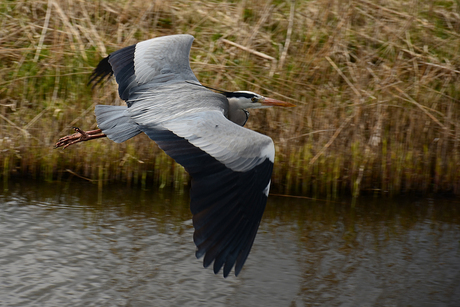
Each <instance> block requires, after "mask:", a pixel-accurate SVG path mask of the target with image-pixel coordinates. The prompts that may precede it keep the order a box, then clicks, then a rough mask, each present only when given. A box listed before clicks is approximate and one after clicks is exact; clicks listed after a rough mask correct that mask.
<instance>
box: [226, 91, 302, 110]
mask: <svg viewBox="0 0 460 307" xmlns="http://www.w3.org/2000/svg"><path fill="white" fill-rule="evenodd" d="M223 94H224V95H225V96H226V97H227V99H228V101H229V102H230V104H234V105H237V106H238V107H239V108H240V109H261V108H270V107H275V106H276V107H295V105H294V104H292V103H289V102H285V101H281V100H276V99H272V98H267V97H264V96H262V95H259V94H256V93H253V92H249V91H237V92H223Z"/></svg>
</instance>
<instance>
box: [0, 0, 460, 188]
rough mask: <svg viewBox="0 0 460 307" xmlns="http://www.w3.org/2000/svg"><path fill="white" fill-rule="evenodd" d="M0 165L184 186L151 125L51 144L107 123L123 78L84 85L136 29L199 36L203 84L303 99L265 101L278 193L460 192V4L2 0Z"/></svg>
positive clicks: (51, 176)
mask: <svg viewBox="0 0 460 307" xmlns="http://www.w3.org/2000/svg"><path fill="white" fill-rule="evenodd" d="M0 14H1V19H0V23H1V26H0V32H1V35H0V42H1V49H0V59H1V61H0V127H1V130H0V150H1V155H0V169H1V171H0V174H1V175H2V176H3V178H4V180H5V181H7V180H8V176H12V175H28V176H32V177H35V178H40V179H45V180H49V181H52V180H62V179H63V178H65V177H66V176H74V175H77V176H80V177H83V178H86V179H88V180H92V181H94V182H95V183H96V182H99V184H103V183H105V182H107V181H114V180H116V181H124V182H126V184H128V185H134V184H136V185H141V186H142V187H148V186H149V185H152V184H153V185H158V184H159V185H161V186H169V185H174V186H175V187H178V188H179V187H180V188H184V185H187V182H188V181H187V175H186V174H185V172H184V170H183V169H182V168H181V167H180V166H178V165H177V164H175V163H174V162H173V161H172V159H170V158H169V157H167V156H166V155H165V154H164V153H163V152H162V151H161V150H159V149H158V147H157V146H156V145H155V144H154V143H153V142H151V141H149V140H148V138H147V137H145V136H138V137H135V138H134V139H132V140H129V141H127V142H125V143H123V144H114V143H112V142H110V141H109V140H99V141H92V142H88V143H82V144H79V145H76V146H74V148H72V147H71V148H69V149H66V150H53V144H54V143H55V141H56V140H57V139H58V138H59V137H61V136H63V135H66V134H69V133H71V132H72V131H71V129H70V127H71V126H79V127H81V128H82V129H92V128H94V127H95V118H94V115H93V109H94V106H95V105H96V104H123V101H120V99H119V98H118V96H117V91H116V90H117V87H116V84H115V83H114V82H113V81H112V82H107V84H106V85H105V86H104V87H102V88H97V89H96V90H93V91H92V90H91V88H90V87H87V86H86V83H87V81H88V76H89V74H90V73H91V71H92V69H93V68H94V67H95V65H96V64H97V62H98V61H99V60H100V59H102V57H104V56H106V55H107V54H108V53H110V52H112V51H115V50H117V49H119V48H122V47H124V46H128V45H130V44H134V43H136V42H138V41H141V40H144V39H148V38H152V37H156V36H161V35H168V34H176V33H189V34H192V35H194V36H195V38H196V40H195V42H194V45H193V47H192V51H191V66H192V69H193V70H194V72H195V74H196V75H197V77H198V79H199V80H200V81H201V82H202V83H203V84H206V85H209V86H212V87H217V88H222V89H227V90H253V91H256V92H260V93H262V94H263V95H267V96H271V97H274V98H278V99H282V100H287V101H290V102H293V103H295V104H297V105H298V106H297V108H292V109H289V110H280V109H270V110H256V111H253V112H252V114H251V117H250V120H249V123H248V124H247V126H248V128H250V129H254V130H257V131H259V132H262V133H264V134H267V135H269V136H271V137H272V138H273V139H274V141H275V144H276V150H277V157H276V164H275V169H274V175H273V180H272V184H273V187H272V192H274V193H286V194H303V195H311V196H320V195H328V196H330V197H337V196H338V195H341V194H344V193H349V194H352V195H354V196H358V195H359V194H360V193H363V192H364V193H373V194H376V195H381V194H384V195H386V194H390V195H394V194H399V193H404V192H410V191H416V192H422V193H431V192H451V193H454V194H460V166H459V163H460V157H459V140H460V125H459V118H460V114H459V111H460V105H459V100H460V97H459V96H460V94H459V93H460V83H459V74H460V61H459V56H458V55H459V54H460V53H459V48H460V8H459V6H458V3H457V2H456V1H454V0H451V1H431V0H426V1H415V0H414V1H391V0H380V1H366V0H350V1H343V0H336V1H334V0H317V1H279V0H273V1H261V0H254V1H245V0H243V1H237V2H235V1H215V2H210V1H181V0H178V1H142V0H125V1H110V0H100V1H83V0H49V1H2V2H1V4H0Z"/></svg>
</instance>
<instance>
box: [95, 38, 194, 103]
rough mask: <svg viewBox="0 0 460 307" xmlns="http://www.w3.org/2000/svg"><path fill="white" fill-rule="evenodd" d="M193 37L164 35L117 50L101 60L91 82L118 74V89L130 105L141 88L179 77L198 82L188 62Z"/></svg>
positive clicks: (153, 87) (159, 84) (162, 83)
mask: <svg viewBox="0 0 460 307" xmlns="http://www.w3.org/2000/svg"><path fill="white" fill-rule="evenodd" d="M193 39H194V38H193V36H191V35H188V34H179V35H170V36H162V37H157V38H152V39H149V40H146V41H142V42H139V43H137V44H134V45H131V46H128V47H125V48H123V49H120V50H118V51H115V52H113V53H111V54H110V55H109V56H108V57H106V58H104V59H103V60H101V61H100V62H99V64H98V66H97V67H96V69H95V70H94V72H93V74H92V75H91V77H90V81H89V83H92V82H94V84H95V85H96V84H97V83H99V82H101V81H102V80H103V79H104V78H105V77H107V76H108V77H110V76H111V75H112V74H113V75H115V78H116V80H117V83H118V93H119V95H120V97H121V99H123V100H125V101H126V102H127V103H128V106H130V105H131V102H130V101H131V100H133V99H135V93H136V92H138V91H142V90H147V89H148V90H153V89H155V88H156V87H158V86H162V85H166V84H170V83H174V82H180V81H191V82H193V83H197V84H199V82H198V80H197V78H196V77H195V75H194V74H193V71H192V70H191V68H190V64H189V54H190V48H191V46H192V43H193ZM133 96H134V97H133Z"/></svg>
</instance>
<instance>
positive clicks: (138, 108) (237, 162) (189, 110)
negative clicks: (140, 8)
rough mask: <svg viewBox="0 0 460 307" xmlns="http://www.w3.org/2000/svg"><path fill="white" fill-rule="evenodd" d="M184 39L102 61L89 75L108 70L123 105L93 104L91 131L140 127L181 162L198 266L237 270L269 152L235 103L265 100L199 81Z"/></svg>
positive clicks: (266, 176)
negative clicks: (201, 262) (217, 90)
mask: <svg viewBox="0 0 460 307" xmlns="http://www.w3.org/2000/svg"><path fill="white" fill-rule="evenodd" d="M192 42H193V37H192V36H190V35H173V36H164V37H159V38H154V39H151V40H147V41H144V42H140V43H138V44H136V45H133V46H129V47H126V48H124V49H121V50H118V51H116V52H114V53H112V54H110V55H109V56H108V57H107V58H105V59H104V60H102V61H101V62H100V64H99V65H98V67H97V68H96V69H95V72H94V74H93V78H92V80H91V81H95V82H96V83H97V82H99V81H101V80H102V79H103V78H104V77H106V76H107V75H111V74H112V73H113V74H114V75H115V77H116V80H117V83H118V85H119V87H118V91H119V94H120V97H121V98H122V99H124V100H125V101H126V104H127V106H106V105H98V106H96V109H95V114H96V119H97V122H98V126H99V128H100V129H101V130H102V133H103V134H102V135H99V136H96V137H100V136H107V137H108V138H109V139H111V140H113V141H115V142H117V143H120V142H124V141H126V140H128V139H130V138H132V137H134V136H136V135H137V134H139V133H141V132H143V133H145V134H147V135H148V136H149V137H150V138H151V139H152V140H154V141H155V142H156V143H157V144H158V146H159V147H160V148H162V149H163V150H164V151H165V152H166V153H167V154H168V155H170V156H171V157H172V158H174V159H175V160H176V162H178V163H180V164H181V165H183V166H184V168H185V169H186V170H187V172H188V173H189V174H190V176H191V178H192V179H191V180H192V181H191V194H190V195H191V204H190V206H191V211H192V214H193V224H194V227H195V233H194V241H195V244H196V245H197V247H198V250H197V252H196V255H197V257H201V256H202V255H205V258H204V266H205V267H206V266H208V265H209V264H211V263H212V262H214V272H215V273H217V272H218V271H219V270H220V268H221V267H222V266H223V267H224V276H227V275H228V273H229V272H230V270H231V268H232V267H233V266H234V264H235V263H236V267H235V274H236V275H237V274H238V273H239V272H240V270H241V268H242V266H243V264H244V262H245V260H246V258H247V256H248V254H249V251H250V249H251V246H252V243H253V241H254V238H255V235H256V233H257V229H258V226H259V223H260V220H261V218H262V214H263V211H264V208H265V204H266V201H267V197H268V191H269V186H270V177H271V173H272V169H273V162H274V155H275V150H274V145H273V141H272V140H271V138H269V137H267V136H265V135H262V134H259V133H257V132H254V131H252V130H249V129H245V128H243V127H242V126H243V125H244V124H245V123H246V120H247V116H248V115H247V111H245V110H244V108H243V106H245V108H246V107H261V106H262V105H261V103H259V101H260V102H264V100H266V101H268V100H270V99H266V98H264V97H262V96H260V95H257V94H254V93H251V92H234V93H231V92H222V93H215V92H213V91H211V90H209V89H207V88H206V87H203V86H201V85H200V83H199V82H198V80H197V79H196V77H195V75H194V74H193V72H192V70H191V69H190V65H189V61H188V57H189V51H190V47H191V45H192ZM251 99H252V100H251ZM271 101H273V102H275V103H278V104H276V105H282V104H281V103H282V102H280V101H276V100H273V99H272V100H271ZM285 106H289V104H287V103H286V105H285ZM94 138H95V137H94ZM63 139H65V138H63ZM63 139H61V140H63ZM85 140H86V139H85ZM77 141H78V140H77ZM73 143H75V141H74V142H70V141H69V140H68V139H66V140H64V141H60V143H58V144H57V146H58V147H60V146H64V145H66V146H68V145H70V144H73Z"/></svg>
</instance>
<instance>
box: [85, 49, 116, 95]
mask: <svg viewBox="0 0 460 307" xmlns="http://www.w3.org/2000/svg"><path fill="white" fill-rule="evenodd" d="M109 57H110V55H109V56H108V57H105V58H103V59H102V60H101V61H100V62H99V64H97V66H96V68H95V69H94V70H93V73H92V74H91V76H90V77H89V81H88V84H87V85H90V84H91V83H93V86H92V88H95V87H96V85H98V84H99V83H100V84H101V85H102V82H103V81H104V79H106V80H108V79H109V78H110V77H112V75H113V70H112V65H110V63H109Z"/></svg>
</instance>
